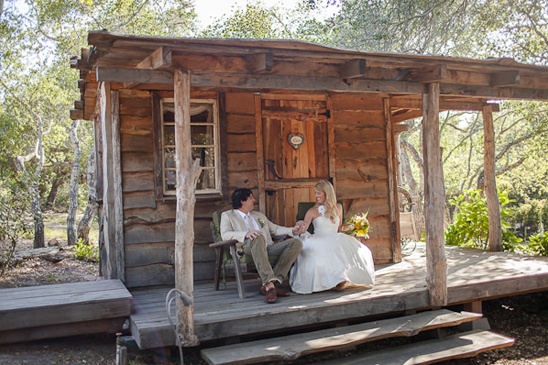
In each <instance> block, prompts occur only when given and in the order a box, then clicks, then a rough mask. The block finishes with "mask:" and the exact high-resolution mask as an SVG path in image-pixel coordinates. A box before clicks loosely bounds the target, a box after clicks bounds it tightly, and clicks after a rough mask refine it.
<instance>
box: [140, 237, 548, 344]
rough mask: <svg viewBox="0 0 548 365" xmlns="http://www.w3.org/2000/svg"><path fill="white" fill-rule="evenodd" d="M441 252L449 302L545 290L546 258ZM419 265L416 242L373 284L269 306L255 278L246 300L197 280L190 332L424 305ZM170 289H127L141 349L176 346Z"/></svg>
mask: <svg viewBox="0 0 548 365" xmlns="http://www.w3.org/2000/svg"><path fill="white" fill-rule="evenodd" d="M411 245H414V243H411ZM445 252H446V258H447V268H448V270H447V271H448V275H447V290H448V305H454V304H460V303H470V302H476V301H481V300H487V299H493V298H497V297H505V296H513V295H518V294H524V293H529V292H535V291H544V290H548V258H547V257H531V256H524V255H519V254H513V253H508V252H497V253H491V252H484V251H479V250H474V249H466V248H460V247H452V246H446V249H445ZM404 255H405V250H404ZM425 270H426V253H425V245H424V243H417V244H416V248H415V249H414V250H413V251H411V252H409V254H408V255H405V256H404V258H403V261H402V262H400V263H397V264H388V265H379V266H377V271H376V283H375V285H374V286H373V287H371V288H367V287H359V286H356V287H349V288H347V289H345V290H344V291H343V292H335V291H326V292H322V293H314V294H308V295H299V294H292V295H291V296H290V297H287V298H279V299H278V302H277V303H275V304H271V305H268V304H265V303H264V301H263V296H262V295H260V294H259V293H258V280H257V279H253V280H247V281H246V294H247V298H246V299H240V298H239V297H238V292H237V289H236V286H235V285H234V282H228V283H227V288H226V289H221V290H220V291H214V290H213V285H212V284H199V285H196V286H195V287H194V320H195V329H196V335H197V336H198V338H199V340H200V341H202V342H203V341H208V340H215V339H222V338H228V337H233V336H242V335H255V334H264V333H268V332H277V331H281V330H287V329H290V328H291V329H297V328H300V327H306V326H318V325H322V324H324V325H327V324H329V323H330V322H331V323H332V322H336V321H351V320H355V319H358V318H366V317H372V316H383V315H389V314H394V313H401V312H403V311H413V310H417V309H427V308H430V306H429V300H428V291H427V286H426V281H425V277H426V272H425ZM169 289H170V288H155V289H146V288H145V289H138V290H131V293H132V295H133V296H134V301H133V308H134V313H133V314H132V315H131V324H130V329H131V333H132V335H133V337H134V338H135V340H136V342H137V344H138V345H139V347H140V348H141V349H145V348H158V347H165V346H174V345H175V336H174V332H173V329H172V328H171V326H170V324H169V320H168V318H167V314H166V311H165V296H166V294H167V292H168V291H169Z"/></svg>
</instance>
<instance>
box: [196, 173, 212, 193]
mask: <svg viewBox="0 0 548 365" xmlns="http://www.w3.org/2000/svg"><path fill="white" fill-rule="evenodd" d="M196 188H197V189H198V190H205V189H215V170H213V169H211V170H209V169H208V170H202V174H201V175H200V178H199V179H198V184H197V186H196Z"/></svg>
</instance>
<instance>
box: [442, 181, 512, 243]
mask: <svg viewBox="0 0 548 365" xmlns="http://www.w3.org/2000/svg"><path fill="white" fill-rule="evenodd" d="M467 196H468V199H466V197H467ZM499 201H500V204H501V209H500V213H501V217H502V241H503V249H504V250H506V251H515V250H516V249H517V248H519V244H520V242H521V241H522V239H521V238H518V237H516V235H515V234H514V233H513V232H512V231H511V230H510V228H511V226H510V224H508V223H507V221H506V220H505V218H507V217H509V216H510V215H511V214H512V212H511V210H510V209H508V208H505V206H506V205H507V204H508V203H510V199H508V194H507V193H505V192H503V193H500V192H499ZM449 203H450V204H452V205H455V206H456V207H457V213H456V214H455V218H454V223H453V224H452V225H450V226H449V227H448V228H447V229H446V230H445V243H446V244H448V245H453V246H464V247H473V248H479V249H483V250H486V249H487V248H488V247H489V214H488V212H487V202H486V200H485V196H484V195H483V194H482V191H481V190H470V191H467V192H465V193H464V194H461V195H459V196H457V197H456V198H454V199H451V200H450V201H449Z"/></svg>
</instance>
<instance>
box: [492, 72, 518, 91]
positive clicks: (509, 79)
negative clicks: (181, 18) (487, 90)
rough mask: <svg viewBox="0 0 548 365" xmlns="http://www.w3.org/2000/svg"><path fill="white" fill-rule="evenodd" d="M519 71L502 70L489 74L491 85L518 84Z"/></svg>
mask: <svg viewBox="0 0 548 365" xmlns="http://www.w3.org/2000/svg"><path fill="white" fill-rule="evenodd" d="M519 82H520V73H519V71H503V72H497V73H494V74H491V86H493V87H502V86H515V85H519Z"/></svg>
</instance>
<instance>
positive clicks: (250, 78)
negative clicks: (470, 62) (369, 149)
mask: <svg viewBox="0 0 548 365" xmlns="http://www.w3.org/2000/svg"><path fill="white" fill-rule="evenodd" d="M96 72H97V81H113V82H139V83H151V84H173V73H172V72H169V71H164V70H145V69H134V68H114V67H97V71H96ZM191 84H192V86H194V87H207V88H240V89H288V90H315V91H320V90H321V91H328V90H329V91H335V92H374V93H393V94H415V95H417V94H423V93H424V92H425V90H426V86H425V84H422V83H418V82H408V81H388V80H363V79H353V80H352V81H351V82H349V83H346V82H344V81H343V80H341V79H340V78H335V77H313V76H291V75H271V74H266V75H264V74H254V75H251V74H215V73H205V72H195V73H192V74H191ZM440 88H441V90H440V92H441V95H452V96H458V97H466V96H468V97H475V98H485V99H528V100H543V101H548V89H546V90H545V89H525V88H509V87H508V88H505V87H497V88H494V87H490V86H479V85H459V84H440Z"/></svg>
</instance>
